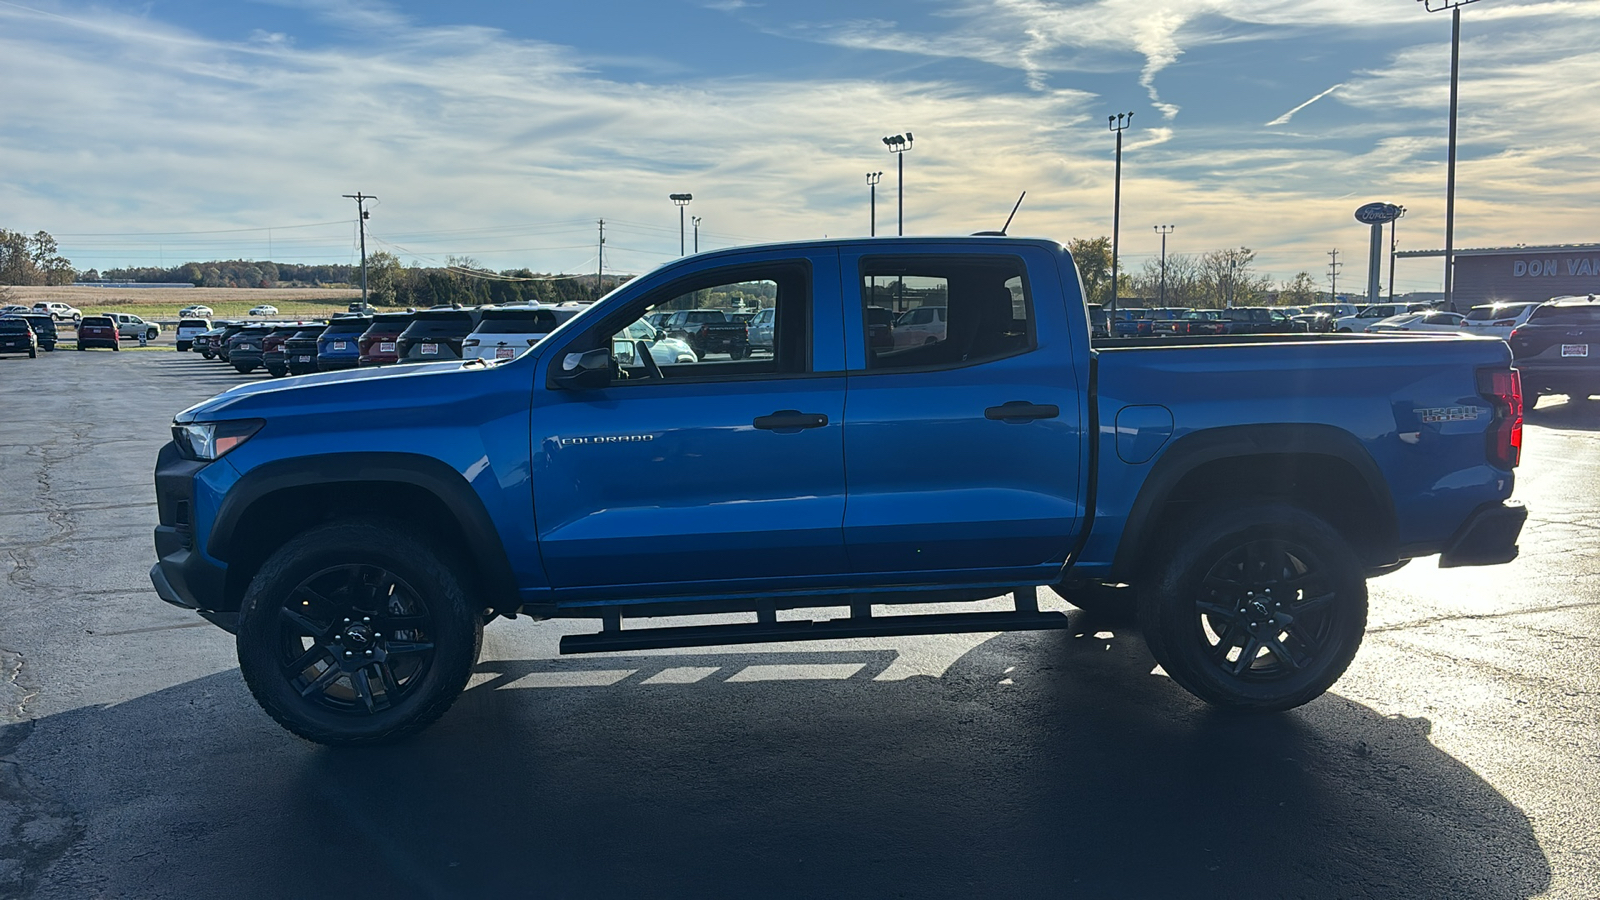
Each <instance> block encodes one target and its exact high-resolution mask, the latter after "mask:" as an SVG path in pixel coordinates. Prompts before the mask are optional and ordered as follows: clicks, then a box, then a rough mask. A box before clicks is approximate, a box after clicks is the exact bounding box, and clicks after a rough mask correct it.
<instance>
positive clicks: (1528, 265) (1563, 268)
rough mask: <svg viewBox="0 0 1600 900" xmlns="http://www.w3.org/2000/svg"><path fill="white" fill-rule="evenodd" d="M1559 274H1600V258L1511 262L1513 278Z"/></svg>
mask: <svg viewBox="0 0 1600 900" xmlns="http://www.w3.org/2000/svg"><path fill="white" fill-rule="evenodd" d="M1558 275H1577V276H1582V275H1591V276H1592V275H1600V258H1590V257H1579V258H1575V259H1564V260H1555V259H1519V260H1515V261H1513V262H1512V263H1511V277H1512V278H1554V277H1556V276H1558Z"/></svg>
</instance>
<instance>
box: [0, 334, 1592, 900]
mask: <svg viewBox="0 0 1600 900" xmlns="http://www.w3.org/2000/svg"><path fill="white" fill-rule="evenodd" d="M164 337H168V338H169V339H170V335H164ZM264 377H265V376H264V375H257V376H254V377H252V378H245V377H241V376H239V375H238V374H237V373H235V372H234V371H233V370H232V369H231V368H229V367H228V366H226V365H224V364H222V363H220V362H207V361H205V360H203V359H201V358H200V356H199V355H197V354H192V353H183V354H179V353H174V352H165V351H149V352H136V353H115V354H113V353H109V352H104V351H100V352H93V353H70V352H69V353H61V352H56V353H53V354H40V356H39V358H38V359H36V360H29V359H26V358H4V359H0V388H3V390H4V396H5V397H6V398H7V399H6V402H5V405H4V407H0V471H3V472H4V473H5V474H4V485H5V490H4V491H0V550H3V553H0V575H3V577H0V836H3V837H0V897H29V898H35V897H36V898H74V900H76V898H82V897H204V896H229V897H239V898H247V897H285V896H311V895H316V896H333V895H347V896H388V897H413V896H416V897H430V896H531V895H538V896H557V897H565V896H571V897H594V896H616V897H630V896H653V897H678V896H682V897H697V898H699V897H805V898H815V897H913V898H923V897H977V896H995V897H1044V896H1049V897H1061V896H1082V897H1230V898H1231V897H1327V898H1352V897H1441V898H1443V897H1450V898H1462V897H1466V898H1505V897H1533V896H1551V897H1564V898H1565V897H1571V898H1592V897H1595V896H1600V790H1596V788H1595V785H1597V784H1600V750H1597V738H1600V674H1597V668H1596V665H1595V657H1596V652H1597V650H1600V639H1597V637H1596V635H1597V634H1600V572H1597V568H1600V541H1597V540H1596V538H1597V536H1600V403H1597V402H1577V403H1566V402H1560V401H1551V400H1546V401H1544V403H1543V404H1541V406H1540V407H1539V408H1538V409H1537V410H1535V411H1534V412H1532V413H1531V414H1530V416H1529V425H1528V429H1527V435H1526V441H1525V447H1526V449H1525V455H1524V462H1523V466H1522V468H1521V469H1520V471H1519V475H1518V478H1519V483H1518V488H1517V494H1516V496H1517V497H1518V498H1519V499H1522V500H1524V501H1525V502H1526V503H1527V504H1528V505H1529V506H1530V507H1531V509H1532V518H1531V519H1530V521H1529V525H1528V528H1527V530H1526V531H1525V532H1524V534H1523V541H1522V547H1523V553H1522V556H1521V558H1520V559H1518V560H1517V561H1516V562H1514V563H1512V564H1510V565H1507V566H1500V567H1494V568H1486V569H1454V570H1440V569H1438V568H1437V567H1436V566H1435V564H1434V562H1433V561H1432V560H1422V561H1419V562H1416V563H1414V564H1412V565H1411V566H1409V567H1407V568H1405V569H1403V570H1401V571H1399V572H1397V573H1395V574H1393V575H1389V576H1386V577H1384V578H1381V579H1377V580H1375V581H1373V582H1372V585H1371V588H1372V601H1371V606H1372V613H1371V630H1370V633H1369V635H1368V638H1367V642H1366V644H1365V646H1364V647H1363V649H1362V651H1361V653H1360V655H1359V656H1358V657H1357V659H1356V662H1355V664H1354V665H1353V666H1352V668H1351V669H1350V671H1349V672H1348V673H1347V674H1346V676H1345V677H1344V679H1343V680H1341V681H1340V682H1339V683H1338V684H1337V685H1335V687H1334V689H1333V691H1332V692H1330V693H1329V694H1327V695H1325V696H1324V697H1322V698H1320V699H1318V700H1317V701H1314V702H1313V703H1311V704H1309V705H1308V706H1306V707H1303V708H1301V709H1299V710H1296V711H1293V712H1290V713H1287V714H1283V715H1278V716H1270V717H1261V718H1249V717H1237V716H1231V715H1223V714H1218V713H1215V712H1212V711H1211V710H1209V709H1207V708H1206V707H1204V706H1202V705H1201V704H1200V703H1199V702H1198V701H1196V700H1194V699H1193V698H1192V697H1190V695H1188V694H1186V693H1184V692H1183V691H1182V690H1180V689H1179V688H1177V687H1176V686H1175V685H1173V684H1171V683H1170V682H1169V681H1168V680H1167V679H1166V678H1165V677H1163V676H1161V675H1160V674H1158V673H1155V672H1154V671H1153V669H1154V663H1153V661H1152V660H1151V658H1150V657H1149V655H1148V654H1147V653H1146V651H1145V649H1144V647H1143V645H1142V643H1141V642H1140V640H1139V638H1138V635H1137V634H1136V633H1135V632H1134V631H1131V630H1129V629H1127V628H1126V627H1124V626H1121V625H1114V624H1110V623H1106V622H1097V621H1095V620H1094V619H1092V618H1091V617H1088V616H1087V615H1084V614H1081V613H1076V612H1075V613H1074V615H1075V616H1076V617H1077V618H1076V619H1075V622H1076V623H1077V624H1078V626H1079V627H1078V628H1077V629H1075V630H1074V631H1066V632H1044V633H1032V634H1013V635H1000V636H995V635H954V636H940V637H925V638H900V639H889V640H872V641H841V642H835V643H819V644H807V645H799V646H785V645H769V646H764V647H753V648H740V647H734V648H710V649H697V650H692V651H684V652H652V653H643V654H631V655H619V654H602V655H598V656H593V657H561V656H559V655H557V653H556V641H557V639H558V638H559V636H560V635H561V634H563V633H567V632H573V631H584V630H589V628H588V626H585V625H583V624H572V623H540V624H534V623H530V622H527V621H526V620H519V621H515V622H497V623H494V624H493V625H491V626H490V628H489V629H488V631H487V633H486V637H485V650H484V655H483V661H482V662H481V663H480V665H479V673H478V675H477V676H476V677H475V678H474V681H473V685H472V686H471V687H470V688H469V690H468V691H467V693H466V694H465V695H464V696H463V698H462V699H461V701H460V702H458V703H457V704H456V706H455V707H454V708H453V709H452V710H451V711H450V712H449V713H448V714H447V715H446V716H445V717H444V718H443V719H442V720H441V721H440V722H439V723H438V724H436V725H434V726H433V727H432V728H431V729H430V730H428V731H426V732H424V733H423V734H422V735H420V736H419V737H417V738H415V739H412V740H410V741H409V742H406V743H404V744H401V745H398V746H393V747H388V748H382V749H374V750H360V751H350V750H343V751H340V750H330V749H328V748H324V747H318V746H313V745H311V744H307V743H304V742H302V741H299V740H297V739H295V738H293V737H291V736H290V735H289V734H287V733H286V732H284V731H282V730H280V729H279V728H278V727H277V725H275V724H274V723H273V722H272V721H271V720H270V719H268V718H267V716H266V715H265V714H264V713H262V712H261V711H260V709H259V708H258V707H257V706H256V704H255V702H254V701H253V700H252V699H251V697H250V696H249V694H248V692H247V691H246V689H245V686H244V684H243V682H242V680H241V679H240V677H239V673H238V670H237V668H236V665H235V663H234V659H233V647H232V640H231V638H230V636H229V635H227V634H226V633H224V632H222V631H220V630H218V629H216V628H214V627H212V626H210V625H209V624H206V623H205V622H203V621H201V620H200V619H198V618H197V617H196V616H194V615H193V614H190V613H187V612H184V611H183V610H179V609H176V608H173V607H170V606H167V605H166V604H164V603H162V602H161V601H160V600H159V599H157V597H156V595H155V593H154V592H153V591H152V590H151V588H150V582H149V579H148V577H147V574H146V573H147V571H148V569H149V567H150V564H151V562H152V561H153V555H154V554H153V549H152V546H151V529H152V528H153V527H154V525H155V523H156V509H155V499H154V492H153V488H152V485H151V469H152V466H153V463H154V459H155V454H156V451H157V449H158V448H159V447H160V446H161V444H162V443H164V442H165V441H166V440H167V437H168V431H167V427H168V424H169V421H170V418H171V415H172V414H173V413H174V412H176V411H178V410H179V409H181V408H183V407H185V406H187V405H189V404H191V403H193V402H196V401H198V400H201V399H203V398H205V397H207V396H210V395H211V394H213V393H215V392H217V391H220V390H223V389H225V388H227V387H229V386H231V385H234V384H237V383H240V382H241V381H244V380H259V379H261V378H264ZM1045 597H1046V598H1049V599H1050V600H1051V601H1052V603H1053V598H1050V597H1049V595H1048V594H1046V595H1045ZM1054 605H1056V606H1057V608H1064V607H1061V606H1060V605H1059V604H1054Z"/></svg>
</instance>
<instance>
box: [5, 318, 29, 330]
mask: <svg viewBox="0 0 1600 900" xmlns="http://www.w3.org/2000/svg"><path fill="white" fill-rule="evenodd" d="M27 330H28V323H27V322H24V321H22V320H21V319H0V331H4V332H8V333H9V332H22V331H27Z"/></svg>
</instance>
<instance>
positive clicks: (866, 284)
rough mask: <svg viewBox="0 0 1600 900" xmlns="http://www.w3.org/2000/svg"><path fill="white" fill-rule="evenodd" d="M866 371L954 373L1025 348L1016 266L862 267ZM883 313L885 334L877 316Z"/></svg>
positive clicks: (1028, 339)
mask: <svg viewBox="0 0 1600 900" xmlns="http://www.w3.org/2000/svg"><path fill="white" fill-rule="evenodd" d="M861 295H862V300H863V307H864V314H863V322H862V328H863V330H864V331H865V332H866V334H867V340H866V342H865V346H866V351H867V369H869V370H874V371H876V370H885V369H927V368H954V367H956V366H965V365H972V364H975V363H980V362H985V361H987V360H993V359H1001V358H1003V357H1006V356H1013V355H1015V354H1018V353H1024V352H1027V351H1028V350H1031V349H1032V348H1033V305H1032V300H1031V298H1030V297H1029V295H1028V290H1027V284H1026V281H1025V279H1024V278H1023V265H1022V261H1021V260H1017V259H977V260H960V259H956V260H939V259H926V258H923V259H918V260H914V261H912V260H908V261H898V260H893V259H884V260H871V259H869V260H866V261H865V262H864V263H863V268H862V278H861ZM875 309H883V310H887V311H888V315H892V316H893V318H892V319H891V320H890V321H889V323H888V327H887V334H884V333H883V332H884V331H885V329H884V326H883V324H882V323H883V317H884V314H883V313H874V312H873V311H874V310H875Z"/></svg>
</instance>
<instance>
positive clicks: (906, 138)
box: [883, 131, 911, 153]
mask: <svg viewBox="0 0 1600 900" xmlns="http://www.w3.org/2000/svg"><path fill="white" fill-rule="evenodd" d="M883 145H884V146H885V147H888V148H889V152H890V153H904V152H906V151H907V150H910V149H911V132H909V131H908V132H906V133H905V134H891V135H889V136H888V137H886V138H884V139H883Z"/></svg>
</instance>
